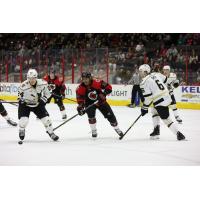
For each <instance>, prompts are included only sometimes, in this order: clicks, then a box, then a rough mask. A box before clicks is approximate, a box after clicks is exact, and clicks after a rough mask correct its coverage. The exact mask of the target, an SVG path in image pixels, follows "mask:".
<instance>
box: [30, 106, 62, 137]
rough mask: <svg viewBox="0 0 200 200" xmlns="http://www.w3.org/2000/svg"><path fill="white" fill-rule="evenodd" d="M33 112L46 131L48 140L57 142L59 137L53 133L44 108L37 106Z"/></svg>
mask: <svg viewBox="0 0 200 200" xmlns="http://www.w3.org/2000/svg"><path fill="white" fill-rule="evenodd" d="M33 112H34V113H35V115H36V116H37V117H38V118H39V119H40V120H41V122H42V123H43V125H44V127H45V129H46V132H47V133H48V135H49V136H50V138H51V139H52V140H54V141H57V140H58V139H59V137H58V136H57V135H55V134H54V132H53V126H52V122H51V119H50V117H49V113H48V112H47V110H46V108H45V106H43V105H39V106H37V107H35V108H34V109H33Z"/></svg>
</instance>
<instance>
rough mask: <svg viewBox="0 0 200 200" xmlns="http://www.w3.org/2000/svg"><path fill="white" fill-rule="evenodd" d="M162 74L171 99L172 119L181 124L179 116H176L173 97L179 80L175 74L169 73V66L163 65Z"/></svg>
mask: <svg viewBox="0 0 200 200" xmlns="http://www.w3.org/2000/svg"><path fill="white" fill-rule="evenodd" d="M163 74H164V75H165V76H167V82H166V85H167V88H168V90H169V94H170V97H171V99H172V103H171V108H172V110H173V113H174V117H175V119H176V121H177V122H179V123H182V119H181V118H180V117H179V114H178V110H177V107H176V99H175V96H174V88H177V87H178V86H179V80H178V79H177V77H176V74H175V73H171V72H170V66H169V65H165V66H164V67H163Z"/></svg>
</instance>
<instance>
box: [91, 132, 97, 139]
mask: <svg viewBox="0 0 200 200" xmlns="http://www.w3.org/2000/svg"><path fill="white" fill-rule="evenodd" d="M92 137H93V138H96V137H97V130H92Z"/></svg>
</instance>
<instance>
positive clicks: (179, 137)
mask: <svg viewBox="0 0 200 200" xmlns="http://www.w3.org/2000/svg"><path fill="white" fill-rule="evenodd" d="M177 140H185V136H184V135H183V134H182V133H181V132H179V131H178V132H177Z"/></svg>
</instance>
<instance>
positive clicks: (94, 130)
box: [86, 106, 97, 137]
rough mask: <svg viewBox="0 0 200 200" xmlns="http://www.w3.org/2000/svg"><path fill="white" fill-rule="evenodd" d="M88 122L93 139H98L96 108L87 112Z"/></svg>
mask: <svg viewBox="0 0 200 200" xmlns="http://www.w3.org/2000/svg"><path fill="white" fill-rule="evenodd" d="M86 113H87V116H88V122H89V124H90V128H91V131H92V137H97V128H96V123H97V121H96V107H95V106H92V107H91V108H89V109H88V110H87V111H86Z"/></svg>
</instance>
